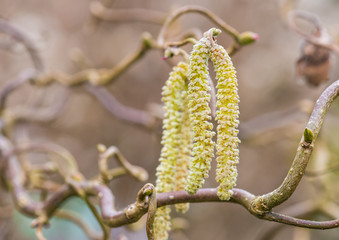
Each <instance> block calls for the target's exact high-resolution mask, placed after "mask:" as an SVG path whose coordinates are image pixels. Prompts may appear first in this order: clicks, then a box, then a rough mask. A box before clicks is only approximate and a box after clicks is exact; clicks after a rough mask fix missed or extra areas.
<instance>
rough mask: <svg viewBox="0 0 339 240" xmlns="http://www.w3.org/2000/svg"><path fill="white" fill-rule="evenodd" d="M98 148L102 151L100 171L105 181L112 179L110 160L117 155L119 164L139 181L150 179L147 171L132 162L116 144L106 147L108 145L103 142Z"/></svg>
mask: <svg viewBox="0 0 339 240" xmlns="http://www.w3.org/2000/svg"><path fill="white" fill-rule="evenodd" d="M98 150H99V153H100V155H99V171H100V175H101V177H102V179H103V180H104V182H108V181H110V180H111V177H112V174H111V171H110V169H109V168H108V160H109V159H110V158H111V157H116V159H117V160H118V162H119V164H120V165H121V166H122V167H123V169H124V170H125V171H126V172H127V173H128V174H130V175H131V176H132V177H134V178H135V179H137V180H138V181H141V182H145V181H146V180H147V179H148V173H147V171H146V170H144V169H143V168H141V167H138V166H134V165H132V164H130V163H129V162H128V161H127V160H126V159H125V158H124V156H123V155H122V154H121V153H120V151H119V150H118V148H116V147H114V146H111V147H109V148H106V146H104V145H103V144H99V145H98Z"/></svg>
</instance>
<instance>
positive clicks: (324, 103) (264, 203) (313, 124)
mask: <svg viewBox="0 0 339 240" xmlns="http://www.w3.org/2000/svg"><path fill="white" fill-rule="evenodd" d="M338 95H339V80H337V81H336V82H334V83H333V84H332V85H330V86H329V87H328V88H327V89H326V90H325V91H324V92H323V93H322V94H321V96H320V97H319V99H318V100H317V102H316V104H315V106H314V110H313V112H312V115H311V117H310V119H309V121H308V124H307V126H306V128H305V131H304V136H303V137H302V138H301V141H300V143H299V147H298V149H297V154H296V156H295V158H294V161H293V163H292V166H291V168H290V170H289V172H288V174H287V176H286V177H285V179H284V181H283V182H282V184H281V185H280V186H279V187H278V188H277V189H275V190H274V191H272V192H270V193H267V194H265V195H262V196H258V197H256V198H255V199H254V200H253V203H252V206H251V208H252V211H254V212H256V213H257V214H258V215H260V214H265V213H266V212H269V211H270V210H271V209H272V208H274V207H275V206H278V205H280V204H281V203H283V202H284V201H286V200H287V199H288V198H289V197H290V196H291V195H292V194H293V192H294V191H295V189H296V188H297V186H298V184H299V182H300V180H301V178H302V177H303V175H304V173H305V170H306V166H307V164H308V161H309V159H310V157H311V154H312V150H313V146H314V142H315V140H316V138H317V136H318V134H319V131H320V128H321V126H322V123H323V121H324V118H325V115H326V113H327V111H328V109H329V107H330V105H331V103H332V102H333V101H334V99H335V98H336V97H337V96H338ZM306 137H307V138H308V140H307V141H305V140H306V139H305V138H306ZM268 216H271V217H272V218H274V217H275V216H272V215H268ZM277 219H279V218H277ZM281 221H284V218H283V217H282V218H281ZM321 226H322V225H320V226H319V228H321Z"/></svg>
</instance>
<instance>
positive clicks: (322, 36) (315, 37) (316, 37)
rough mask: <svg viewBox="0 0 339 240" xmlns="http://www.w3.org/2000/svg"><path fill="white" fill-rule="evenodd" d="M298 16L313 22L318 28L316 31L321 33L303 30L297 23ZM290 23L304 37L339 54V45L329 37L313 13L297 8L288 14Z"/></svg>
mask: <svg viewBox="0 0 339 240" xmlns="http://www.w3.org/2000/svg"><path fill="white" fill-rule="evenodd" d="M296 18H301V19H304V20H306V21H308V22H309V23H311V24H313V25H314V27H315V28H316V31H317V32H319V34H308V33H305V32H303V31H301V30H300V29H299V28H298V27H297V26H296V24H295V19H296ZM288 24H289V27H290V28H291V29H292V30H293V31H294V32H296V33H298V34H299V35H301V36H302V37H304V38H305V39H306V40H307V41H309V42H311V43H313V44H315V45H317V46H320V47H324V48H327V49H328V50H331V51H333V52H334V53H336V54H339V46H337V45H336V44H334V43H333V42H332V41H331V39H329V38H328V37H327V36H326V34H327V33H325V31H326V30H325V29H324V28H323V27H322V26H321V25H320V23H319V21H318V19H317V18H316V17H315V16H314V15H313V14H310V13H308V12H305V11H300V10H298V11H297V10H295V11H291V12H290V13H289V16H288Z"/></svg>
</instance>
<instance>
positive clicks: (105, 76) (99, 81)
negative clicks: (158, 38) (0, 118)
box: [33, 33, 152, 86]
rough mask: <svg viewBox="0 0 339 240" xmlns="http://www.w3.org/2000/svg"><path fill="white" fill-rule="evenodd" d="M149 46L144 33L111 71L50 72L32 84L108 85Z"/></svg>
mask: <svg viewBox="0 0 339 240" xmlns="http://www.w3.org/2000/svg"><path fill="white" fill-rule="evenodd" d="M151 44H152V40H151V36H150V34H149V33H144V34H143V35H142V41H141V43H140V45H139V47H138V49H137V50H136V51H135V52H134V53H132V54H130V55H128V56H127V57H125V58H124V59H122V60H121V62H120V63H118V65H116V66H115V67H113V68H111V69H94V68H90V69H86V70H83V71H80V72H77V73H75V74H72V75H67V74H65V73H62V72H50V73H46V74H42V75H40V76H39V77H37V78H35V79H34V81H33V82H34V83H35V84H38V85H47V84H50V83H52V82H54V81H55V82H59V83H61V84H63V85H66V86H75V85H79V84H83V83H85V82H89V83H90V84H93V85H108V84H110V83H112V82H113V81H114V80H115V79H116V78H117V77H118V76H120V75H121V74H122V73H124V72H125V71H126V70H127V69H128V68H129V67H130V66H132V65H133V64H134V63H135V62H136V61H137V60H139V59H140V58H141V57H142V56H143V55H144V54H145V53H146V52H147V51H148V50H149V49H151Z"/></svg>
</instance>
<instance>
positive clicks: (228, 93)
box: [210, 43, 240, 200]
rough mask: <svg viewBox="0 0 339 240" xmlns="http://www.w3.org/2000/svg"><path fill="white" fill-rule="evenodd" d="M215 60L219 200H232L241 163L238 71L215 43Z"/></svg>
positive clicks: (213, 54)
mask: <svg viewBox="0 0 339 240" xmlns="http://www.w3.org/2000/svg"><path fill="white" fill-rule="evenodd" d="M210 56H211V60H212V61H213V65H214V68H215V72H216V78H217V80H218V84H217V89H218V92H217V108H218V110H217V113H216V120H217V123H218V127H217V146H216V150H217V151H216V152H217V159H216V160H217V170H216V180H217V181H218V182H219V187H218V188H217V190H218V197H219V198H220V199H222V200H228V199H229V198H230V197H231V195H232V193H233V192H232V188H233V187H234V186H235V184H236V180H237V176H238V173H237V167H236V165H237V164H238V162H239V150H238V144H239V142H240V140H239V138H238V137H237V135H238V132H239V130H238V129H237V128H238V125H239V120H238V118H239V96H238V88H237V85H238V83H237V78H236V71H235V69H234V67H233V64H232V61H231V59H230V57H229V56H228V54H227V52H226V50H225V49H224V48H223V47H222V46H220V45H218V44H216V43H213V44H212V47H211V49H210Z"/></svg>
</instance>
